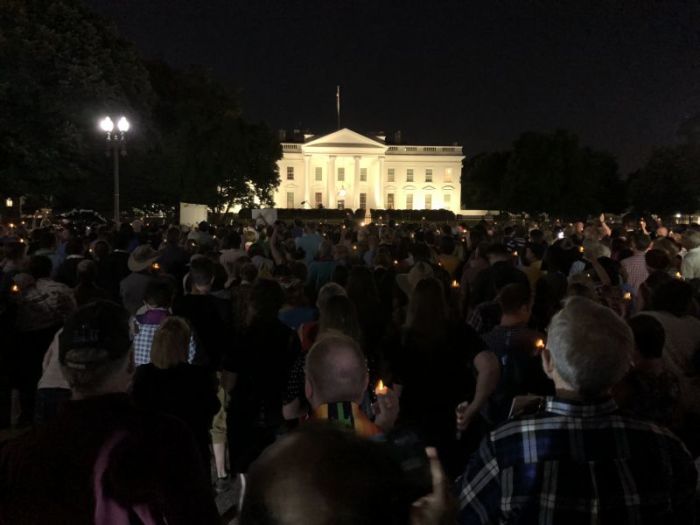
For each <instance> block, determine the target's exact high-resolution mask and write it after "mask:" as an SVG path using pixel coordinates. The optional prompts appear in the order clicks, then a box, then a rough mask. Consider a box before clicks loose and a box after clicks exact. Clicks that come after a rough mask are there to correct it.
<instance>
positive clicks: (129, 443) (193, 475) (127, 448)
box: [0, 394, 220, 525]
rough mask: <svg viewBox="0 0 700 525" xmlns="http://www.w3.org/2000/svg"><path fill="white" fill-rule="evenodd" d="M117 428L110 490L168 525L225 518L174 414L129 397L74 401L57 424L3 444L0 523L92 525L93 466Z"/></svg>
mask: <svg viewBox="0 0 700 525" xmlns="http://www.w3.org/2000/svg"><path fill="white" fill-rule="evenodd" d="M117 432H124V433H125V436H126V437H125V438H124V439H123V440H122V441H121V442H120V443H119V444H118V445H117V446H116V447H115V448H114V450H113V451H112V454H111V455H110V461H109V466H108V467H107V470H106V471H105V474H104V477H103V480H104V490H105V493H106V494H108V495H109V497H111V498H112V499H114V500H116V501H117V502H119V503H121V504H122V505H124V506H125V507H127V508H129V507H131V506H133V505H135V504H138V503H148V504H149V505H150V507H151V509H152V511H153V513H154V514H155V515H158V516H163V518H164V520H165V521H166V522H167V523H168V524H169V525H176V524H190V523H219V521H220V520H219V516H218V512H217V509H216V505H215V504H214V498H213V494H212V491H211V484H210V481H209V478H208V472H205V471H204V469H203V468H202V462H201V460H200V458H199V453H198V451H197V447H196V445H195V443H194V440H193V438H192V434H191V433H190V432H189V430H188V429H187V428H186V427H185V425H184V424H183V423H182V422H180V421H178V420H177V419H175V418H171V417H167V416H160V415H157V414H154V413H153V412H148V411H142V410H139V409H136V408H135V407H134V406H133V405H132V404H131V402H130V400H129V398H128V396H127V395H126V394H110V395H104V396H96V397H93V398H88V399H85V400H81V401H71V402H70V403H68V404H67V405H66V407H65V408H64V410H63V411H62V412H61V414H60V415H59V416H58V417H57V418H56V419H54V420H53V421H52V422H51V423H49V424H47V425H46V426H43V427H38V428H35V429H34V430H32V431H31V432H29V433H27V434H25V435H23V436H21V437H20V438H18V439H16V440H14V441H12V442H10V443H8V444H6V445H4V446H3V447H2V449H0V523H51V524H53V525H59V524H63V523H65V524H71V525H79V524H92V523H94V512H95V501H94V496H93V494H94V487H93V469H94V466H95V462H96V459H97V457H98V455H99V452H100V449H101V448H102V446H103V445H104V444H105V442H107V441H108V440H109V439H110V438H111V437H113V436H114V435H115V434H116V433H117Z"/></svg>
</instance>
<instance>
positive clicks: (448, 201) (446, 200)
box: [442, 193, 452, 208]
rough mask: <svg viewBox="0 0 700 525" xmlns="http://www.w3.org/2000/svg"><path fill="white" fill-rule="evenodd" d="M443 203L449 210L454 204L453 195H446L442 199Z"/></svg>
mask: <svg viewBox="0 0 700 525" xmlns="http://www.w3.org/2000/svg"><path fill="white" fill-rule="evenodd" d="M442 202H444V203H445V208H449V207H450V205H451V204H452V194H451V193H445V195H444V196H443V198H442Z"/></svg>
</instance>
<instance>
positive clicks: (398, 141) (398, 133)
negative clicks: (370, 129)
mask: <svg viewBox="0 0 700 525" xmlns="http://www.w3.org/2000/svg"><path fill="white" fill-rule="evenodd" d="M394 144H401V130H398V131H396V132H395V133H394Z"/></svg>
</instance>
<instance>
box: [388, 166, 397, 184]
mask: <svg viewBox="0 0 700 525" xmlns="http://www.w3.org/2000/svg"><path fill="white" fill-rule="evenodd" d="M395 178H396V171H395V170H394V168H389V170H388V171H387V172H386V181H387V182H394V179H395Z"/></svg>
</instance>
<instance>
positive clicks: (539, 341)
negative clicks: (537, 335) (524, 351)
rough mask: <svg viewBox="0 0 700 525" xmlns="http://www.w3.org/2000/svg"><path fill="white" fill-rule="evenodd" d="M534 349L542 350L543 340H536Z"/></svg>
mask: <svg viewBox="0 0 700 525" xmlns="http://www.w3.org/2000/svg"><path fill="white" fill-rule="evenodd" d="M535 348H537V350H540V351H541V350H544V339H538V340H537V341H535Z"/></svg>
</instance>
